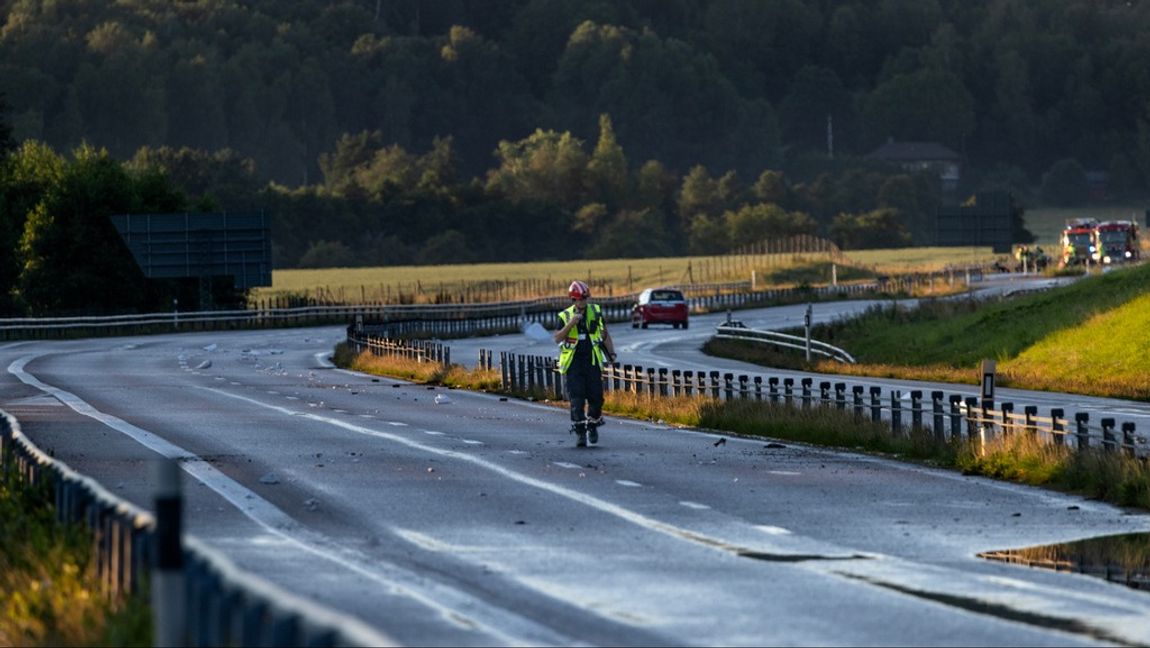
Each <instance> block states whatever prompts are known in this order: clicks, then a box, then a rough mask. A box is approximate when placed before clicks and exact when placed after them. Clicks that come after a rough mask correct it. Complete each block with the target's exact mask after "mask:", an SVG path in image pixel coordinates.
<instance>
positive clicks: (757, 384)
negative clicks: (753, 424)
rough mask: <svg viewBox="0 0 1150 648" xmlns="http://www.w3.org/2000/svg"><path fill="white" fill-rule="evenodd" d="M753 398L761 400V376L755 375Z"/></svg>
mask: <svg viewBox="0 0 1150 648" xmlns="http://www.w3.org/2000/svg"><path fill="white" fill-rule="evenodd" d="M755 400H757V401H761V400H763V377H762V376H755Z"/></svg>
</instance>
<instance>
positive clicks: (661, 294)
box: [631, 288, 689, 328]
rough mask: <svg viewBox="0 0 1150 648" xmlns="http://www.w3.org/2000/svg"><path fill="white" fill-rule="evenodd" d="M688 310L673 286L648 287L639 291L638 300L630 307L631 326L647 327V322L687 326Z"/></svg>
mask: <svg viewBox="0 0 1150 648" xmlns="http://www.w3.org/2000/svg"><path fill="white" fill-rule="evenodd" d="M688 310H689V309H688V307H687V299H686V298H685V297H683V293H682V292H680V291H678V290H675V289H673V288H648V289H646V290H644V291H643V292H641V293H639V301H638V302H637V303H636V304H635V305H634V306H633V307H632V308H631V328H640V327H642V328H647V325H648V324H670V325H671V328H679V327H682V328H687V316H688V315H687V312H688Z"/></svg>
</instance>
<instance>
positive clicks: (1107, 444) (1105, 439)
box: [1099, 417, 1117, 452]
mask: <svg viewBox="0 0 1150 648" xmlns="http://www.w3.org/2000/svg"><path fill="white" fill-rule="evenodd" d="M1099 423H1100V424H1101V425H1102V449H1103V450H1105V451H1106V452H1114V451H1115V450H1116V449H1117V443H1116V439H1115V438H1114V419H1113V418H1109V417H1107V418H1104V419H1102V420H1101V421H1099Z"/></svg>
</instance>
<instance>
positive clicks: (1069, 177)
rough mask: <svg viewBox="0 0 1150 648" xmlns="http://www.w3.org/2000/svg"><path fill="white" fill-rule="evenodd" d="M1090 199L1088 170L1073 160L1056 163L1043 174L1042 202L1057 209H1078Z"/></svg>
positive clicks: (1067, 159)
mask: <svg viewBox="0 0 1150 648" xmlns="http://www.w3.org/2000/svg"><path fill="white" fill-rule="evenodd" d="M1089 197H1090V187H1089V185H1088V184H1087V182H1086V169H1084V168H1082V165H1081V164H1080V163H1079V162H1078V160H1075V159H1073V158H1064V159H1062V160H1059V161H1057V162H1055V163H1054V164H1053V165H1052V166H1051V167H1050V170H1048V171H1047V172H1046V173H1044V174H1042V200H1043V201H1044V202H1046V204H1048V205H1052V206H1055V207H1076V206H1078V205H1082V204H1085V203H1086V201H1087V200H1088V199H1089Z"/></svg>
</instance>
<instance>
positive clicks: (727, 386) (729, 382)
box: [723, 373, 735, 401]
mask: <svg viewBox="0 0 1150 648" xmlns="http://www.w3.org/2000/svg"><path fill="white" fill-rule="evenodd" d="M723 399H724V400H727V401H733V400H735V374H732V373H725V374H723Z"/></svg>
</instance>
